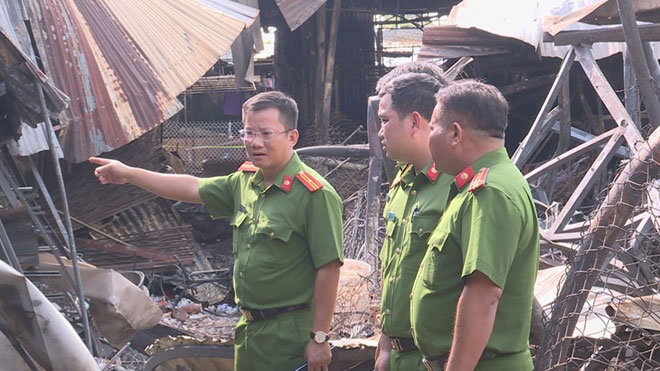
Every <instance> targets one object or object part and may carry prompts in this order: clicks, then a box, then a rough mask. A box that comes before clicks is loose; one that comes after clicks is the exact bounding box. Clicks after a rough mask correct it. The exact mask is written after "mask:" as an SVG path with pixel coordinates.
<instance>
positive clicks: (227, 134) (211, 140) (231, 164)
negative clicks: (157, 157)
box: [162, 120, 247, 176]
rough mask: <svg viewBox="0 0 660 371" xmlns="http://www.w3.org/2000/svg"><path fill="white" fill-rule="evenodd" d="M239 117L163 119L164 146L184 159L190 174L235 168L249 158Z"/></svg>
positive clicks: (206, 173)
mask: <svg viewBox="0 0 660 371" xmlns="http://www.w3.org/2000/svg"><path fill="white" fill-rule="evenodd" d="M242 128H243V124H242V122H241V121H239V120H234V121H204V122H183V121H166V122H165V123H163V131H162V142H163V148H165V149H166V150H168V151H170V152H173V153H175V154H177V155H178V156H179V158H180V159H181V160H182V161H183V164H184V168H185V170H186V172H187V173H188V174H191V175H197V176H213V175H222V174H228V173H230V172H232V171H235V170H236V169H237V168H238V167H239V166H240V164H241V163H243V162H244V161H245V160H247V156H246V154H245V146H244V145H243V141H242V140H241V138H240V137H239V134H238V131H239V130H240V129H242Z"/></svg>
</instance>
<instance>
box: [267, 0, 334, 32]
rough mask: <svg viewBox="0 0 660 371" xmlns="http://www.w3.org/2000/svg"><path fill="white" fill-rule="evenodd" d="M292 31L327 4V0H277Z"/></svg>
mask: <svg viewBox="0 0 660 371" xmlns="http://www.w3.org/2000/svg"><path fill="white" fill-rule="evenodd" d="M275 2H276V3H277V6H278V7H279V8H280V11H281V12H282V15H283V16H284V20H285V21H286V24H288V25H289V28H290V29H291V31H293V30H295V29H296V28H298V27H300V25H302V24H303V23H305V21H306V20H307V19H309V17H311V16H312V15H314V13H316V11H317V10H318V9H319V8H320V7H321V5H323V4H325V2H326V0H276V1H275Z"/></svg>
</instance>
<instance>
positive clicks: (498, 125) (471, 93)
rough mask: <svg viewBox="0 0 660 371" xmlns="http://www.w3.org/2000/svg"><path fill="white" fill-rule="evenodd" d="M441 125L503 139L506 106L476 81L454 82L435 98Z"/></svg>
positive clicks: (495, 93) (492, 90)
mask: <svg viewBox="0 0 660 371" xmlns="http://www.w3.org/2000/svg"><path fill="white" fill-rule="evenodd" d="M436 100H437V102H438V104H439V105H440V106H441V108H442V110H441V114H442V115H443V118H442V119H443V121H444V122H452V121H458V122H461V123H463V124H466V125H467V126H469V127H471V128H472V129H477V130H481V131H484V132H486V133H488V134H489V135H490V136H492V137H496V138H504V131H505V130H506V127H507V125H508V115H509V103H508V102H507V101H506V99H505V98H504V96H503V95H502V93H500V91H499V90H498V89H497V88H496V87H494V86H492V85H489V84H486V83H483V82H481V81H478V80H473V79H467V80H458V81H454V82H452V83H450V84H448V85H447V86H445V87H443V88H442V89H440V90H439V91H438V93H437V94H436Z"/></svg>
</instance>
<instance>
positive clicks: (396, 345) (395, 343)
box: [390, 339, 403, 352]
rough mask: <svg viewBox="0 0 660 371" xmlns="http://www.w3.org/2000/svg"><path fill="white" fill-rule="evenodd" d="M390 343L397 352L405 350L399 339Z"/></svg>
mask: <svg viewBox="0 0 660 371" xmlns="http://www.w3.org/2000/svg"><path fill="white" fill-rule="evenodd" d="M390 340H391V341H390V343H392V348H394V350H396V351H397V352H401V351H402V350H403V346H401V342H400V341H399V339H390Z"/></svg>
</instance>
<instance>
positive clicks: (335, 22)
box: [319, 0, 341, 144]
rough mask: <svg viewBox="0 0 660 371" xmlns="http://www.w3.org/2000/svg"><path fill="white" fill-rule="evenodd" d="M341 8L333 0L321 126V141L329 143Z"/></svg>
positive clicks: (339, 1)
mask: <svg viewBox="0 0 660 371" xmlns="http://www.w3.org/2000/svg"><path fill="white" fill-rule="evenodd" d="M340 8H341V0H333V1H332V18H331V20H330V32H329V33H328V35H329V36H330V41H329V42H328V54H327V57H328V58H327V59H326V62H325V80H324V86H323V113H322V116H323V117H322V120H321V126H319V129H321V130H320V131H321V133H320V134H321V143H324V144H325V143H328V142H329V141H330V137H329V132H328V124H329V122H330V105H331V103H332V82H333V81H334V77H333V76H334V72H335V52H336V51H337V34H338V32H337V29H338V28H339V9H340Z"/></svg>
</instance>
